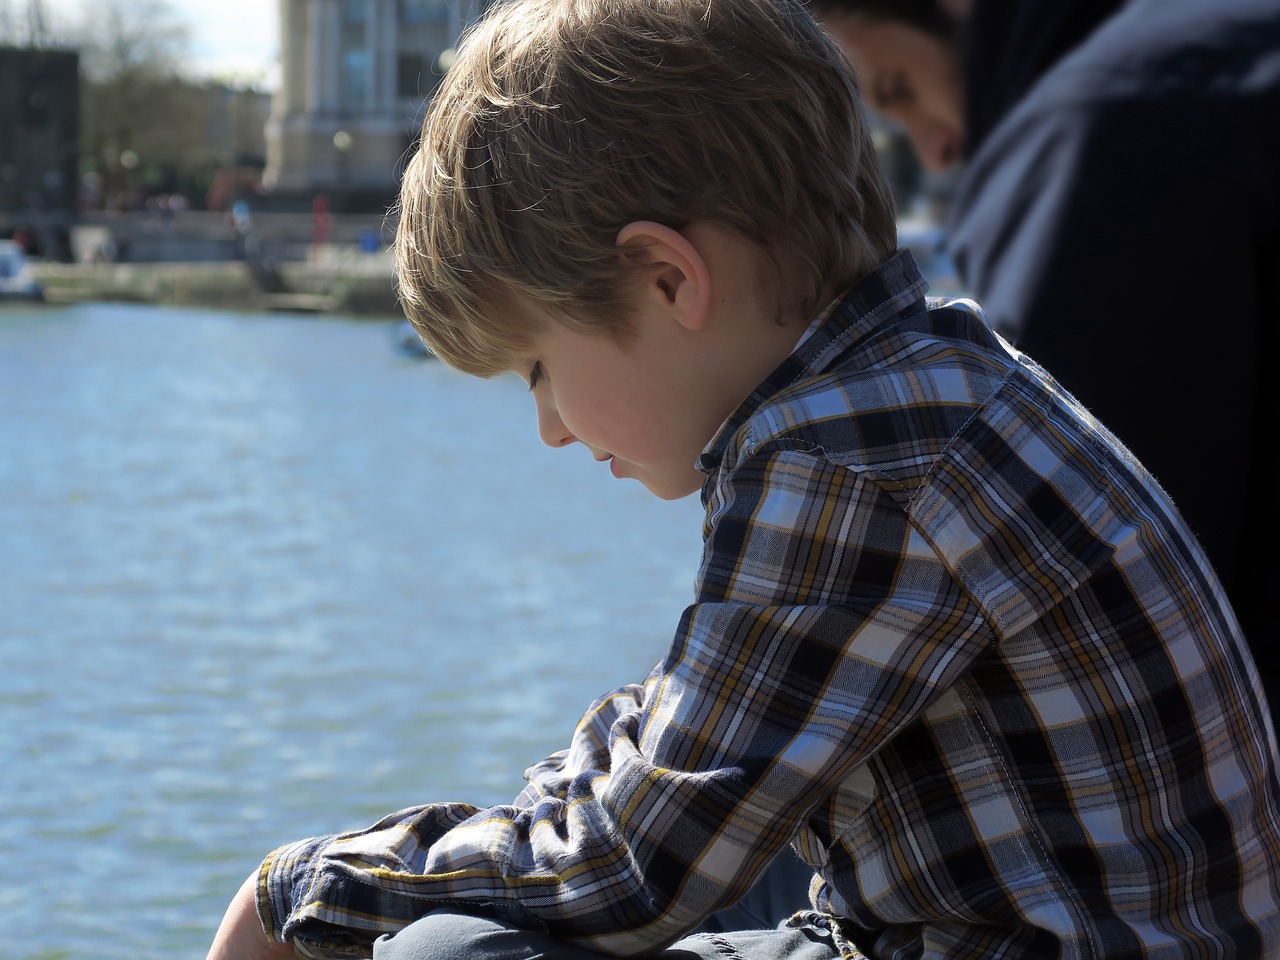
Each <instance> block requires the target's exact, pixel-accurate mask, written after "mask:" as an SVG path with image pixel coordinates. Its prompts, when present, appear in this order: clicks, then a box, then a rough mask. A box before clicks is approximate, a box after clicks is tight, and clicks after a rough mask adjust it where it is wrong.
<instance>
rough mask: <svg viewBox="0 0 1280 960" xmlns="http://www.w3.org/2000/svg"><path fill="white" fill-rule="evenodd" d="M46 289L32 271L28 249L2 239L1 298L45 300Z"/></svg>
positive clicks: (0, 262) (0, 265)
mask: <svg viewBox="0 0 1280 960" xmlns="http://www.w3.org/2000/svg"><path fill="white" fill-rule="evenodd" d="M43 299H44V290H43V289H41V287H40V284H39V282H38V281H37V280H36V278H35V276H34V275H33V274H32V272H31V264H30V263H29V262H28V261H27V254H26V251H25V250H23V249H22V246H21V245H20V244H17V243H14V242H13V241H12V240H0V300H43Z"/></svg>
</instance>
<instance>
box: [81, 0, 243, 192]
mask: <svg viewBox="0 0 1280 960" xmlns="http://www.w3.org/2000/svg"><path fill="white" fill-rule="evenodd" d="M80 32H81V63H82V65H83V73H84V77H83V82H82V84H81V101H82V103H81V107H82V109H81V125H80V150H81V157H82V158H83V160H82V164H83V167H84V172H86V173H89V174H96V180H97V182H98V183H99V184H100V190H101V193H100V197H99V198H97V199H98V202H97V203H95V205H101V206H102V207H104V208H106V209H109V210H110V209H115V210H120V209H128V208H130V207H132V206H135V205H137V204H138V203H140V202H141V201H142V200H143V199H144V198H145V197H146V196H147V195H148V194H151V193H159V192H172V191H174V190H179V189H182V188H183V187H184V186H186V187H187V188H188V189H190V188H191V187H192V186H194V184H191V183H189V181H191V180H193V179H196V180H198V179H202V177H199V176H197V171H203V172H206V173H207V177H208V178H212V172H211V170H212V169H216V166H217V162H218V150H219V145H217V144H213V143H210V142H209V139H208V137H207V136H206V130H207V128H208V111H209V100H210V98H209V97H208V96H207V93H206V90H205V88H204V86H202V85H201V84H198V83H196V82H194V81H193V80H192V79H191V78H189V77H188V76H187V75H186V73H185V67H184V64H185V61H186V60H187V58H188V50H189V43H190V31H189V28H188V26H187V25H186V24H185V23H184V22H183V21H182V20H181V19H179V18H178V17H177V15H176V14H175V13H174V11H173V9H172V8H171V7H170V6H169V4H168V3H167V2H165V0H103V2H100V3H95V4H92V5H89V6H88V8H87V12H86V19H85V22H84V23H83V24H82V27H81V31H80Z"/></svg>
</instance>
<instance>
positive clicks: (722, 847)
mask: <svg viewBox="0 0 1280 960" xmlns="http://www.w3.org/2000/svg"><path fill="white" fill-rule="evenodd" d="M716 491H717V492H716V493H715V495H714V496H713V497H712V498H711V500H710V501H709V503H708V510H709V513H708V521H707V536H706V546H705V552H704V557H703V564H702V569H701V571H700V574H699V589H698V594H697V601H696V602H695V603H694V604H693V605H692V606H691V607H689V608H688V609H687V610H686V611H685V613H684V615H683V617H682V619H681V621H680V624H679V628H678V630H677V633H676V637H675V640H674V643H673V645H672V648H671V650H670V652H669V654H668V656H667V658H666V660H665V661H664V663H663V664H662V665H661V666H660V668H659V669H658V670H657V671H655V673H654V674H652V675H651V676H650V678H649V680H648V682H647V684H646V686H645V689H644V691H643V697H642V698H641V697H636V696H634V695H629V696H624V697H622V698H620V699H618V700H617V701H616V702H610V701H607V700H606V701H605V702H603V703H602V704H601V705H599V709H598V711H597V715H598V717H599V719H601V720H603V719H606V718H607V719H608V720H609V721H610V726H609V730H608V735H607V740H606V741H605V743H606V744H607V755H606V754H605V753H604V752H601V751H600V750H599V749H598V747H597V746H596V745H595V743H594V741H592V738H593V737H594V736H595V735H596V734H595V733H594V732H590V731H592V730H593V729H594V723H595V721H594V720H590V721H588V723H587V725H586V730H584V727H582V726H580V727H579V738H577V740H576V743H577V744H578V745H579V746H580V747H581V749H580V750H579V752H578V753H577V754H575V753H574V750H573V749H572V748H571V749H570V751H569V752H568V754H566V755H565V757H564V762H563V764H560V765H559V766H557V764H559V761H554V760H553V763H552V766H553V767H555V770H554V773H553V772H552V770H551V769H550V768H548V769H544V770H540V771H539V772H538V773H537V774H536V775H535V777H534V781H535V783H536V784H537V786H536V787H533V791H532V792H530V791H526V794H525V795H524V797H523V800H522V803H521V804H519V805H512V806H509V807H497V808H492V809H488V810H477V809H474V808H471V807H466V806H462V805H456V804H452V805H430V806H425V807H417V808H413V809H411V810H407V811H402V812H400V813H398V814H393V815H392V816H390V817H388V818H386V819H384V820H383V821H381V822H380V823H379V824H377V825H375V826H374V827H372V828H370V829H369V830H366V831H361V832H358V833H352V834H344V835H341V836H338V837H333V838H328V839H322V840H313V841H303V842H302V843H299V844H293V845H291V846H288V847H284V848H281V849H280V850H278V851H276V852H275V853H274V854H272V856H271V857H269V858H268V859H267V861H266V862H265V864H264V865H263V868H262V872H261V884H260V895H259V910H260V912H261V914H262V916H263V919H264V923H265V925H266V926H267V927H268V929H269V931H270V932H271V933H272V934H273V936H274V937H275V938H276V939H293V940H294V941H295V944H298V945H302V946H304V950H306V949H312V946H311V945H320V948H321V950H322V949H323V947H324V945H325V944H331V945H333V947H334V952H336V949H337V948H338V947H340V946H341V944H342V943H343V942H351V941H353V940H358V939H360V938H364V939H365V940H366V941H367V940H371V939H372V938H373V937H376V936H377V935H379V934H380V933H383V932H391V931H394V930H396V929H399V928H401V927H403V926H405V925H407V924H408V923H410V922H412V921H413V920H415V919H417V918H418V917H420V916H422V915H423V914H425V913H426V912H428V911H429V910H431V909H433V908H435V907H438V906H444V905H449V906H452V907H455V908H461V909H470V910H477V911H488V912H490V913H492V914H495V915H497V916H500V917H502V918H504V919H507V920H510V921H512V922H515V923H517V924H519V925H523V926H527V927H531V928H536V929H542V930H545V931H547V932H549V933H550V934H552V935H554V936H556V937H559V938H561V939H564V940H566V941H569V942H574V943H578V944H581V945H584V946H588V947H590V948H592V949H594V950H597V951H599V952H602V953H607V954H612V955H617V956H632V955H639V954H644V953H648V952H651V951H654V950H657V949H660V948H661V947H663V946H664V945H666V944H668V943H670V942H671V941H672V940H674V939H676V938H677V937H679V936H680V935H681V934H683V933H685V932H687V931H688V930H689V929H691V928H693V927H694V926H696V925H697V924H698V923H699V922H700V921H701V920H702V919H703V918H705V917H706V916H707V915H709V914H711V913H712V912H714V911H715V910H717V909H720V908H721V907H723V906H726V905H727V904H729V903H731V902H733V901H735V900H737V899H738V898H739V897H741V896H742V895H743V894H744V893H745V892H746V891H747V890H748V889H749V888H750V887H751V885H752V884H753V883H754V882H755V880H756V879H757V877H758V876H759V875H760V874H761V873H762V872H763V871H764V870H765V868H766V867H767V866H768V865H769V863H770V862H771V860H772V859H773V858H774V856H775V855H776V854H777V853H778V852H779V851H780V850H781V849H782V847H783V846H785V845H786V844H788V843H789V842H790V841H791V840H792V838H793V837H794V836H795V835H796V833H797V832H798V830H799V828H800V825H801V823H802V822H803V821H804V819H805V818H806V817H807V816H808V814H809V812H810V811H811V810H812V809H813V808H814V807H815V806H816V805H817V804H818V803H819V802H820V801H821V800H822V799H823V798H824V797H826V796H827V795H828V794H829V793H830V792H831V791H832V790H833V788H834V787H835V786H836V785H838V784H839V783H840V782H841V781H842V780H843V779H844V778H845V777H846V776H847V775H848V773H849V772H850V771H851V770H852V768H853V767H854V766H856V765H857V764H859V763H861V762H862V761H864V760H865V759H866V758H867V757H868V756H870V755H871V754H872V753H873V752H874V751H875V750H876V748H877V747H878V746H879V745H880V744H882V743H884V742H885V741H886V740H888V739H889V738H891V737H892V736H894V734H895V732H896V731H898V730H899V729H901V727H902V726H903V725H904V724H906V723H908V722H909V721H910V720H911V719H912V718H913V717H914V716H916V715H917V714H918V713H919V711H921V710H922V709H923V708H924V707H925V706H926V705H927V704H928V703H929V702H930V701H931V700H932V699H933V698H934V696H935V695H936V694H937V693H938V692H939V691H940V690H941V689H942V688H944V687H946V686H947V685H949V684H950V683H952V682H954V680H955V678H956V677H958V676H959V675H960V674H961V673H962V672H963V671H964V670H965V669H966V667H967V666H968V664H969V663H970V662H971V661H972V659H973V658H974V657H976V656H978V655H979V654H980V653H981V651H982V650H983V649H984V648H985V646H986V645H987V643H988V641H989V636H990V634H989V632H988V631H987V630H986V628H985V624H984V621H983V619H982V618H981V616H980V615H979V614H978V613H977V611H976V609H975V607H974V605H973V603H972V602H971V601H970V600H969V598H968V597H967V595H966V594H965V593H964V592H963V591H962V590H961V589H960V588H959V587H958V586H957V585H956V584H955V583H954V581H953V579H952V578H951V576H950V574H949V572H948V571H947V570H946V568H945V566H944V565H943V564H942V563H941V562H940V561H939V560H938V559H937V557H936V555H935V554H934V552H933V551H932V550H931V549H930V547H929V545H928V543H927V542H926V541H925V540H924V538H923V537H922V536H921V535H920V534H919V533H918V532H917V531H916V530H915V529H914V528H913V527H912V525H911V523H910V522H909V520H908V518H907V516H906V514H905V512H904V510H903V509H902V507H901V506H900V505H899V502H898V500H897V499H895V493H900V491H895V492H891V491H887V490H885V489H882V488H881V487H880V486H879V485H877V484H876V483H875V482H874V481H872V480H870V479H868V478H867V477H865V476H864V475H862V474H859V473H858V472H856V471H854V470H851V469H848V468H846V467H842V466H838V465H835V464H832V463H830V462H828V461H827V460H826V459H825V458H824V457H822V456H820V455H818V454H815V453H810V452H807V451H798V450H786V449H781V450H777V449H775V450H766V451H763V452H761V453H759V454H757V455H753V456H750V457H746V458H744V459H743V460H742V462H740V463H739V464H738V465H737V466H736V467H734V468H733V469H731V470H730V471H729V474H728V475H727V476H725V477H724V478H722V479H721V481H720V482H719V483H718V484H717V487H716ZM593 761H594V763H595V765H594V766H593Z"/></svg>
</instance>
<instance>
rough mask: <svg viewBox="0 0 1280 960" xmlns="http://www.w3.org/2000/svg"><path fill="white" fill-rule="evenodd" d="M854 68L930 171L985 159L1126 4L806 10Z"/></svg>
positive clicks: (996, 0) (852, 5)
mask: <svg viewBox="0 0 1280 960" xmlns="http://www.w3.org/2000/svg"><path fill="white" fill-rule="evenodd" d="M808 2H809V7H810V9H811V10H813V12H814V13H815V14H816V15H817V17H818V18H819V19H820V20H821V21H822V22H823V24H824V26H826V28H827V30H828V32H830V33H831V35H832V36H833V37H834V38H835V40H836V41H837V43H839V44H840V46H841V47H842V48H843V49H844V51H845V53H846V54H847V55H848V56H849V58H850V59H851V60H852V61H853V65H854V67H855V68H856V69H857V70H858V73H859V74H860V75H861V78H862V89H863V96H864V97H865V98H866V100H867V103H868V104H869V105H870V106H871V107H872V108H873V109H874V110H876V112H878V113H880V114H882V115H883V116H886V117H888V118H890V119H892V120H896V121H897V122H898V123H900V124H901V125H902V127H903V129H904V130H905V131H906V133H907V135H908V137H910V139H911V142H912V145H913V146H914V147H915V149H916V152H917V153H918V154H919V156H920V159H921V161H922V162H923V163H924V164H925V166H927V167H929V168H930V169H934V170H944V169H947V168H949V167H951V166H954V165H955V164H956V163H957V162H958V161H960V160H961V159H962V158H963V157H967V156H969V155H971V154H973V153H974V152H975V151H977V150H978V149H979V147H980V146H981V145H982V143H983V141H984V140H985V139H986V137H987V135H988V134H990V133H991V131H992V130H993V129H995V127H996V126H997V125H998V124H999V123H1000V121H1001V120H1002V119H1003V118H1004V117H1005V115H1006V114H1007V113H1008V112H1009V111H1010V110H1011V109H1012V108H1013V107H1014V106H1015V105H1016V104H1017V103H1018V102H1019V101H1020V100H1022V98H1023V97H1024V96H1026V95H1027V93H1028V92H1029V91H1030V90H1031V88H1032V87H1034V86H1035V85H1036V83H1038V82H1039V80H1040V78H1041V77H1042V76H1043V75H1044V74H1045V73H1046V72H1048V71H1049V70H1050V69H1051V68H1052V67H1054V66H1055V65H1056V64H1057V63H1058V62H1059V61H1060V60H1062V59H1063V58H1064V57H1065V56H1067V54H1069V53H1070V52H1071V51H1072V50H1074V49H1075V48H1076V47H1078V46H1080V45H1081V44H1082V43H1083V42H1084V41H1085V40H1086V39H1087V38H1088V37H1089V36H1090V35H1092V34H1093V32H1094V31H1095V30H1097V29H1098V27H1099V26H1100V25H1101V24H1102V23H1103V22H1105V21H1106V20H1107V19H1109V18H1110V17H1112V16H1113V15H1114V14H1115V13H1116V11H1118V10H1119V9H1120V8H1121V7H1123V6H1124V5H1125V3H1126V0H1053V2H1051V3H1029V2H1027V0H808Z"/></svg>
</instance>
